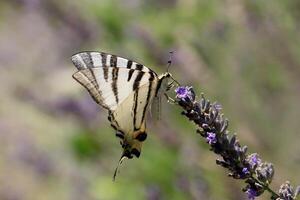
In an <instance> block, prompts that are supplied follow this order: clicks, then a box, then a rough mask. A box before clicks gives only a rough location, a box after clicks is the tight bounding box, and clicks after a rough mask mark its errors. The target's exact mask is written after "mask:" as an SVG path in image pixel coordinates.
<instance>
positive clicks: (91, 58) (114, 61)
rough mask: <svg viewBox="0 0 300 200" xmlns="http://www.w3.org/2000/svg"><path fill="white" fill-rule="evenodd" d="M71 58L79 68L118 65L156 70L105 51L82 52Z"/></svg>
mask: <svg viewBox="0 0 300 200" xmlns="http://www.w3.org/2000/svg"><path fill="white" fill-rule="evenodd" d="M71 59H72V62H73V63H74V65H75V66H76V68H77V69H78V70H81V69H87V68H94V67H95V68H97V67H117V68H127V69H133V70H139V71H143V72H150V71H151V72H152V73H154V74H155V72H154V71H152V70H151V69H149V68H148V67H146V66H144V65H142V64H140V63H137V62H135V61H132V60H129V59H126V58H123V57H120V56H116V55H112V54H108V53H104V52H95V51H90V52H81V53H77V54H75V55H73V56H72V58H71ZM155 75H156V74H155ZM156 76H157V75H156Z"/></svg>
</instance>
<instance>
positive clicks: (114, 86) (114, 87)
mask: <svg viewBox="0 0 300 200" xmlns="http://www.w3.org/2000/svg"><path fill="white" fill-rule="evenodd" d="M118 74H119V68H117V67H114V68H113V70H112V83H111V88H112V90H113V93H114V96H115V99H116V102H117V103H119V97H118V87H117V81H118Z"/></svg>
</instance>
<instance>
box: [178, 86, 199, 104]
mask: <svg viewBox="0 0 300 200" xmlns="http://www.w3.org/2000/svg"><path fill="white" fill-rule="evenodd" d="M175 92H176V98H178V99H180V100H187V99H188V100H190V101H192V100H193V99H194V94H193V92H192V87H188V86H180V87H178V88H176V89H175Z"/></svg>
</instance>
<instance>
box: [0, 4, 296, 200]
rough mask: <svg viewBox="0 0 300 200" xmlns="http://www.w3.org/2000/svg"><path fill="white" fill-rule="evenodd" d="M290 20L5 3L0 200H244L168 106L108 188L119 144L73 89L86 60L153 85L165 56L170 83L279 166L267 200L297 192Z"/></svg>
mask: <svg viewBox="0 0 300 200" xmlns="http://www.w3.org/2000/svg"><path fill="white" fill-rule="evenodd" d="M299 18H300V3H299V1H298V0H286V1H282V0H273V1H265V0H246V1H239V0H225V1H217V0H209V1H205V0H148V1H139V0H126V1H122V0H82V1H73V0H64V1H59V0H1V1H0V91H1V92H0V199H1V200H52V199H72V200H115V199H125V200H127V199H133V200H134V199H146V200H158V199H173V200H177V199H178V200H181V199H211V200H219V199H222V200H227V199H228V200H231V199H233V200H240V199H246V195H245V194H243V193H242V192H241V188H242V187H243V185H244V184H243V183H242V182H241V181H236V180H233V179H231V178H228V177H227V175H226V171H225V170H224V169H223V168H221V167H219V166H217V165H216V164H215V159H216V157H215V155H214V154H213V153H212V152H210V151H209V148H208V145H207V144H206V143H205V141H203V139H202V138H201V137H199V136H198V135H197V134H196V133H195V127H194V125H193V124H191V123H190V122H188V121H187V119H185V118H184V117H183V116H181V115H180V108H177V107H176V106H173V105H170V104H167V103H166V102H164V103H163V108H162V119H161V120H160V121H158V122H156V123H155V122H154V121H153V119H151V118H149V119H148V122H149V123H148V133H149V137H148V139H147V141H146V142H145V145H144V148H143V151H142V155H141V157H140V158H139V159H132V160H130V161H126V162H125V163H124V164H123V165H122V167H121V173H120V174H119V176H118V177H117V181H116V182H112V175H113V172H114V169H115V167H116V164H117V161H118V159H119V157H120V154H121V147H120V145H119V141H118V139H117V138H116V137H115V136H114V131H113V130H112V129H111V128H110V126H109V123H108V121H107V119H106V118H107V115H106V111H105V110H104V109H102V108H100V107H99V106H97V105H96V103H94V101H93V100H92V98H91V97H90V96H89V94H88V93H87V92H86V91H85V89H84V88H83V87H81V86H80V85H79V84H78V83H76V82H75V81H74V80H73V79H72V78H71V75H72V74H73V73H74V72H75V68H74V66H73V65H72V63H71V61H70V56H71V55H72V54H74V53H76V52H79V51H83V50H102V51H105V52H110V53H114V54H117V55H122V56H124V57H128V58H131V59H134V60H136V61H138V62H140V63H143V64H145V65H146V66H150V67H151V68H152V69H154V70H155V71H157V72H159V73H160V72H164V71H165V70H166V63H167V60H168V56H169V53H168V52H169V51H171V50H172V51H174V55H173V65H172V67H171V72H172V73H173V74H174V76H175V77H176V79H177V80H178V81H180V82H181V83H183V84H187V85H192V86H193V87H194V88H195V90H196V91H197V93H198V94H200V93H201V92H204V93H205V95H206V96H207V97H208V98H209V99H210V100H211V101H217V102H219V103H220V104H221V105H222V107H223V112H224V113H225V115H226V117H227V118H229V120H230V128H229V129H230V130H231V131H232V132H236V133H237V135H238V138H239V139H240V142H241V144H245V145H247V146H249V152H258V153H259V154H260V155H261V157H262V158H263V159H264V160H266V161H270V162H272V163H274V165H275V171H276V172H275V173H276V174H275V177H274V181H273V183H272V187H273V188H274V189H275V190H278V188H279V186H280V184H281V183H283V182H284V181H285V180H286V179H288V180H290V181H291V183H292V184H294V185H296V184H299V183H300V173H299V168H300V137H299V130H300V123H299V120H300V106H299V102H300V93H299V91H300V78H299V77H300V37H299V35H300V20H299ZM268 197H269V196H268V195H267V194H264V195H263V196H262V197H260V199H268Z"/></svg>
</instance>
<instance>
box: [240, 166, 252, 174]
mask: <svg viewBox="0 0 300 200" xmlns="http://www.w3.org/2000/svg"><path fill="white" fill-rule="evenodd" d="M242 172H243V174H244V175H246V174H249V173H250V172H249V170H248V168H247V167H244V168H243V170H242Z"/></svg>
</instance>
